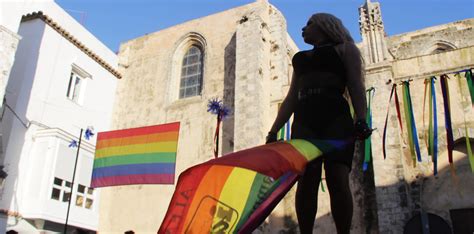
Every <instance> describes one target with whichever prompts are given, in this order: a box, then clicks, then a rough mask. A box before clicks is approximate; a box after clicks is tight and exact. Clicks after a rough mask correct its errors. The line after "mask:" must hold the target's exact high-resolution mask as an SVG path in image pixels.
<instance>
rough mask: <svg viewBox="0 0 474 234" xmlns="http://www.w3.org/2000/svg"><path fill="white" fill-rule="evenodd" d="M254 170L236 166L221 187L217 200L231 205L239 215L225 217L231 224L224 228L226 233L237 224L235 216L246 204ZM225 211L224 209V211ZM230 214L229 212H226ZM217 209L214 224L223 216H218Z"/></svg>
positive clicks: (232, 229)
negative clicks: (226, 228)
mask: <svg viewBox="0 0 474 234" xmlns="http://www.w3.org/2000/svg"><path fill="white" fill-rule="evenodd" d="M256 174H257V173H256V172H254V171H251V170H248V169H243V168H239V167H236V168H234V170H232V173H231V174H230V175H229V177H228V178H227V182H226V183H225V185H224V188H223V189H222V192H221V195H220V197H219V201H220V202H222V203H224V204H226V205H227V206H229V207H232V208H233V209H234V210H236V211H237V215H238V216H239V217H227V219H228V220H225V221H227V222H228V223H229V224H230V225H231V226H229V228H230V229H228V230H226V231H225V232H226V233H233V232H234V229H235V228H236V226H237V222H234V221H237V218H240V216H241V215H242V213H243V211H244V209H245V205H246V204H247V200H248V196H249V193H250V190H251V188H252V184H253V181H254V179H255V176H256ZM224 213H225V211H224ZM228 214H230V212H229V213H228ZM219 215H220V214H219V211H218V212H216V214H215V215H214V221H213V223H214V224H217V223H219V222H220V221H221V220H222V219H223V218H224V217H219ZM211 231H212V230H211Z"/></svg>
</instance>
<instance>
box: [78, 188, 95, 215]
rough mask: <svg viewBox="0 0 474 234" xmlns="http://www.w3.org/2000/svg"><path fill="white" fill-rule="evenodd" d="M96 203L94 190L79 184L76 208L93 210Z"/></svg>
mask: <svg viewBox="0 0 474 234" xmlns="http://www.w3.org/2000/svg"><path fill="white" fill-rule="evenodd" d="M93 203H94V189H93V188H89V187H87V186H84V185H82V184H79V185H78V186H77V195H76V206H78V207H82V208H86V209H92V205H93Z"/></svg>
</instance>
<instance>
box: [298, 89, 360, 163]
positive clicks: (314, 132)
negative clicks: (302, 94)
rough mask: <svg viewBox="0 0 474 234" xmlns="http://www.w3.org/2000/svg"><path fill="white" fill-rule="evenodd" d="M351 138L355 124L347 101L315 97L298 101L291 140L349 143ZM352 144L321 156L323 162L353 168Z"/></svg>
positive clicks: (353, 144)
mask: <svg viewBox="0 0 474 234" xmlns="http://www.w3.org/2000/svg"><path fill="white" fill-rule="evenodd" d="M353 136H354V121H353V119H352V116H351V113H350V109H349V105H348V103H347V101H346V100H345V99H344V98H343V97H341V98H321V97H319V98H317V99H314V100H313V99H308V100H306V101H303V102H300V103H299V104H298V106H297V109H296V111H295V117H294V121H293V124H292V134H291V138H292V139H307V140H310V139H320V140H348V139H350V138H352V137H353ZM354 146H355V143H354V142H353V141H352V143H350V144H347V145H346V147H344V148H342V149H340V150H336V151H333V152H329V153H327V154H325V155H323V158H322V160H324V161H331V162H335V163H342V164H344V165H347V166H348V167H349V169H350V168H351V167H352V160H353V158H354Z"/></svg>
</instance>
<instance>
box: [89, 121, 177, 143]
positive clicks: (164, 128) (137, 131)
mask: <svg viewBox="0 0 474 234" xmlns="http://www.w3.org/2000/svg"><path fill="white" fill-rule="evenodd" d="M178 130H179V122H176V123H169V124H160V125H155V126H148V127H141V128H130V129H122V130H115V131H109V132H99V134H98V135H97V141H100V140H106V139H113V138H122V137H131V136H140V135H148V134H153V133H159V132H173V131H178Z"/></svg>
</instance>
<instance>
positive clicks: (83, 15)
mask: <svg viewBox="0 0 474 234" xmlns="http://www.w3.org/2000/svg"><path fill="white" fill-rule="evenodd" d="M65 10H66V11H68V12H72V13H77V14H79V15H80V16H79V19H76V20H77V21H79V23H80V24H82V25H83V26H84V25H85V23H86V17H87V12H85V11H79V10H71V9H65ZM71 16H72V15H71ZM73 17H74V16H73Z"/></svg>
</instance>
